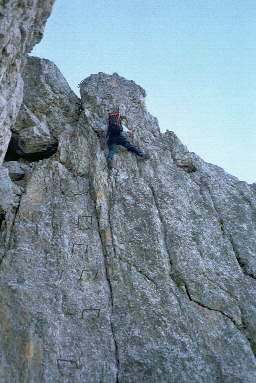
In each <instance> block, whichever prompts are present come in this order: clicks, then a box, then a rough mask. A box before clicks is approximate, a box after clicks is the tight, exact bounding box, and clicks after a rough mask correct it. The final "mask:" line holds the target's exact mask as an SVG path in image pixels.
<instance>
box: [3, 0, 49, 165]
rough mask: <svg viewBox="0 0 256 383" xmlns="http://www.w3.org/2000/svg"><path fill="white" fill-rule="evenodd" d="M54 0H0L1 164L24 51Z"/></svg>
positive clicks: (16, 102)
mask: <svg viewBox="0 0 256 383" xmlns="http://www.w3.org/2000/svg"><path fill="white" fill-rule="evenodd" d="M53 3H54V0H2V1H1V2H0V55H1V62H0V164H1V163H2V161H3V159H4V156H5V153H6V151H7V148H8V144H9V141H10V138H11V129H12V127H13V125H14V123H15V120H16V116H17V114H18V112H19V108H20V105H21V102H22V98H23V79H22V70H23V67H24V64H25V62H26V53H28V52H30V51H31V50H32V48H33V47H34V45H35V44H36V43H38V42H39V41H40V40H41V38H42V36H43V29H44V25H45V22H46V20H47V18H48V17H49V15H50V12H51V8H52V4H53Z"/></svg>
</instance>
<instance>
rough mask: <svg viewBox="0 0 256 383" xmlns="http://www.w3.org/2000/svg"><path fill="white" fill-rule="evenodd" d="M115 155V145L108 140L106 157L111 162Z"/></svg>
mask: <svg viewBox="0 0 256 383" xmlns="http://www.w3.org/2000/svg"><path fill="white" fill-rule="evenodd" d="M115 153H116V143H115V142H113V141H111V140H108V157H107V159H108V160H109V161H111V160H113V157H114V154H115Z"/></svg>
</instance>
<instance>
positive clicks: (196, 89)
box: [32, 0, 256, 183]
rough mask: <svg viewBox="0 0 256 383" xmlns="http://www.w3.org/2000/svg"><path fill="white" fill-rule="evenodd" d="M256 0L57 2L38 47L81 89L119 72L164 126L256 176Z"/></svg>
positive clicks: (214, 158)
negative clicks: (87, 81)
mask: <svg viewBox="0 0 256 383" xmlns="http://www.w3.org/2000/svg"><path fill="white" fill-rule="evenodd" d="M255 37H256V2H255V0H56V3H55V5H54V9H53V13H52V15H51V17H50V18H49V20H48V23H47V25H46V29H45V35H44V39H43V40H42V42H41V43H40V44H39V45H37V46H36V47H35V48H34V50H33V52H32V54H33V55H35V56H40V57H44V58H48V59H50V60H52V61H54V62H55V64H56V65H57V66H58V67H59V68H60V70H61V71H62V73H63V74H64V76H65V77H66V79H67V80H68V82H69V84H70V86H71V88H72V89H73V90H74V91H75V92H76V93H78V88H77V84H78V83H79V82H81V81H82V80H83V79H84V78H86V77H87V76H89V75H90V74H92V73H98V72H105V73H110V74H111V73H113V72H117V73H118V74H119V75H121V76H124V77H126V78H127V79H129V80H134V81H136V82H137V83H138V84H139V85H141V86H142V87H143V88H145V90H146V92H147V99H146V101H147V107H148V110H149V112H151V113H152V114H153V115H154V116H156V117H157V118H158V120H159V124H160V127H161V130H163V131H165V130H166V129H168V130H173V131H174V132H175V133H176V134H177V135H178V137H179V138H180V139H181V140H182V142H183V143H184V144H186V145H187V147H188V149H189V150H190V151H193V152H195V153H197V154H198V155H200V156H201V157H202V158H203V159H204V160H205V161H207V162H211V163H214V164H216V165H219V166H221V167H222V168H224V169H225V170H226V171H227V172H229V173H231V174H233V175H235V176H237V177H238V178H239V179H240V180H242V181H247V182H249V183H252V182H256V171H255V167H256V166H255V163H256V150H255V142H256V129H255V122H256V107H255V106H256V49H255V48H256V47H255V40H256V39H255Z"/></svg>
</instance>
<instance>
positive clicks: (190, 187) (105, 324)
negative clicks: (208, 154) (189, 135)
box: [0, 58, 256, 383]
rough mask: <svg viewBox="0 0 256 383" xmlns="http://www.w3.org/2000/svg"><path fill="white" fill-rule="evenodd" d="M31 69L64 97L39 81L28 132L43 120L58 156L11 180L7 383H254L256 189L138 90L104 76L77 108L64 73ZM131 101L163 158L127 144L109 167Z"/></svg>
mask: <svg viewBox="0 0 256 383" xmlns="http://www.w3.org/2000/svg"><path fill="white" fill-rule="evenodd" d="M28 65H31V67H30V68H31V70H33V69H32V67H34V68H35V69H34V73H35V76H38V81H39V78H40V81H42V80H41V79H42V78H44V79H49V77H48V74H47V71H49V72H50V74H49V76H50V77H51V76H52V77H51V81H53V83H54V89H55V91H54V92H53V91H52V89H53V88H52V87H51V86H45V87H44V88H43V90H42V92H43V93H42V95H40V94H39V93H38V90H36V88H34V86H33V85H32V84H31V85H30V86H31V89H30V92H28V94H29V93H31V94H35V95H38V99H37V100H35V102H34V101H33V100H34V97H32V98H31V100H28V99H25V104H24V106H23V107H22V112H21V115H20V119H19V121H23V122H24V124H23V125H22V129H20V127H21V123H20V122H19V123H18V124H17V127H16V128H15V129H17V134H20V133H19V132H22V130H25V129H27V128H30V130H29V132H31V126H27V125H26V124H27V122H28V121H31V120H30V119H29V118H27V119H26V118H25V119H24V120H22V118H23V117H22V116H23V114H22V113H23V112H24V113H28V114H27V115H31V114H33V116H34V117H33V118H34V121H37V120H38V121H39V122H41V123H45V125H46V126H47V127H48V131H49V134H48V136H49V137H51V135H52V134H53V135H54V137H56V139H57V140H58V150H57V151H56V153H54V154H53V155H52V156H51V157H49V158H44V159H42V160H39V161H36V162H29V161H26V160H24V159H22V158H19V166H20V167H21V168H22V171H23V172H24V177H22V179H18V180H17V179H16V180H15V178H13V180H14V181H11V180H10V181H9V180H8V182H7V181H6V185H5V190H8V193H9V195H12V197H11V198H9V199H7V200H6V201H5V205H4V203H3V204H2V205H3V208H2V213H1V217H2V220H1V244H2V257H1V258H2V263H1V269H0V270H1V282H0V283H1V290H0V297H1V306H0V322H1V324H2V325H1V327H0V334H1V335H0V336H1V340H2V341H1V346H0V347H1V351H0V354H1V357H2V359H1V369H0V376H1V378H2V380H3V381H5V382H6V383H9V382H14V381H15V382H47V383H48V382H54V383H55V382H88V383H96V382H106V383H112V382H113V383H114V382H124V383H126V382H136V383H137V382H152V383H153V382H161V383H165V382H166V383H177V382H179V383H188V382H196V383H201V382H202V383H203V382H207V383H208V382H209V383H217V382H218V383H219V382H224V383H233V382H237V383H238V382H239V383H254V382H255V379H256V368H255V367H256V363H255V356H254V353H255V352H256V346H255V345H256V333H255V328H256V320H255V318H256V317H255V311H256V308H255V291H256V289H255V284H256V282H255V278H256V275H255V266H256V263H255V248H256V239H255V238H256V237H255V230H256V187H255V184H254V185H248V184H246V183H245V182H240V181H239V180H238V179H237V178H235V177H233V176H231V175H229V174H227V173H225V172H224V171H223V170H222V169H221V168H219V167H217V166H214V165H211V164H207V163H205V162H204V161H203V160H202V159H200V158H199V157H198V156H197V155H195V154H194V153H190V152H189V151H188V149H187V148H186V147H185V146H184V145H183V144H182V143H181V142H180V141H179V139H178V138H177V137H176V135H175V134H174V133H173V132H166V133H164V134H162V133H161V132H160V130H159V127H158V123H157V120H156V119H155V118H154V117H152V116H151V115H150V114H149V113H148V112H147V110H146V107H145V91H144V90H143V89H142V88H141V87H139V86H138V85H136V84H135V83H134V82H133V81H128V80H126V79H124V78H122V77H120V76H119V75H117V74H113V75H106V74H104V73H99V74H98V75H92V76H90V77H89V78H87V79H86V80H84V81H83V82H82V83H81V84H80V88H81V97H82V108H80V110H77V109H74V108H76V107H77V106H75V104H76V103H77V102H78V101H77V98H76V96H75V95H74V94H72V92H71V91H70V90H69V89H68V88H65V87H66V85H65V86H64V85H63V84H64V82H63V78H62V77H61V76H60V75H56V76H55V77H54V75H53V73H55V74H56V73H58V72H56V71H55V69H54V70H52V68H55V67H54V66H53V64H51V63H49V62H48V61H42V60H40V59H36V58H33V59H31V62H30V63H29V64H28ZM44 81H46V80H43V83H44ZM47 81H48V80H47ZM35 82H36V81H35ZM65 84H66V83H65ZM40 87H41V86H40ZM63 87H64V88H65V89H66V91H65V92H64V91H63V89H64V88H63ZM53 93H54V94H56V93H57V94H59V95H61V94H62V95H64V96H63V97H61V96H60V97H56V98H55V97H54V102H56V103H55V104H54V105H53V104H52V102H53V97H52V94H53ZM65 95H70V96H69V97H70V99H69V100H70V101H69V102H70V104H72V106H70V108H69V109H68V110H66V106H65V105H66V104H65V103H66V100H65V99H66V96H65ZM37 105H38V108H37ZM117 106H118V107H119V108H120V110H121V112H122V113H123V114H125V115H126V116H127V117H128V121H129V127H130V128H131V129H132V130H133V131H134V135H133V137H131V138H130V139H131V140H132V141H133V142H134V144H135V145H137V146H139V147H140V148H141V149H143V150H144V151H146V152H149V153H150V159H149V160H147V161H144V160H140V159H139V158H137V157H136V156H134V155H133V154H131V153H128V152H126V151H125V150H123V149H122V148H120V150H119V152H118V154H117V155H116V157H115V159H114V164H113V169H112V170H110V169H109V168H108V166H107V163H106V154H107V150H106V141H105V138H104V137H98V136H97V134H96V133H95V132H94V130H96V129H97V127H98V126H100V125H102V124H103V123H104V122H105V118H106V114H107V111H108V110H111V109H112V108H114V107H117ZM82 109H83V110H82ZM48 110H49V111H50V112H49V114H48V113H47V111H48ZM64 110H66V115H65V118H64V114H65V113H64ZM81 110H82V111H81ZM79 113H80V114H79ZM61 121H65V123H64V124H63V126H62V124H61ZM58 122H60V124H59V123H58ZM36 124H37V123H35V124H34V125H33V124H32V126H35V125H36ZM28 125H29V124H28ZM32 130H33V129H32ZM29 134H30V133H29ZM32 136H33V134H32ZM32 141H33V139H32ZM39 141H40V140H39ZM44 142H45V141H44V137H43V134H42V145H44ZM32 150H33V149H32ZM5 165H6V166H7V168H8V169H9V170H10V173H11V171H12V173H11V174H12V177H15V174H17V172H18V169H20V168H19V166H17V168H16V167H15V166H14V165H15V163H13V161H12V165H9V164H8V163H7V162H6V163H5ZM15 169H16V170H15ZM4 171H5V173H6V172H7V169H5V170H4ZM4 177H5V176H4ZM7 178H8V177H7ZM7 178H6V179H7ZM14 182H15V183H14Z"/></svg>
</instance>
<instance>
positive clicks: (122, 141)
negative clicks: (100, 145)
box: [117, 136, 143, 157]
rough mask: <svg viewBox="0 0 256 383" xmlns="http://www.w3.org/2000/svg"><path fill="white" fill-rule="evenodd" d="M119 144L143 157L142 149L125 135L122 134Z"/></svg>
mask: <svg viewBox="0 0 256 383" xmlns="http://www.w3.org/2000/svg"><path fill="white" fill-rule="evenodd" d="M117 143H118V145H122V146H124V147H125V148H126V149H127V150H128V151H129V152H132V153H135V154H137V156H140V157H143V153H142V151H141V150H140V149H138V148H136V147H135V146H134V145H132V144H131V143H130V142H129V141H128V140H127V139H126V138H125V137H123V136H121V137H119V139H118V142H117Z"/></svg>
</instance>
